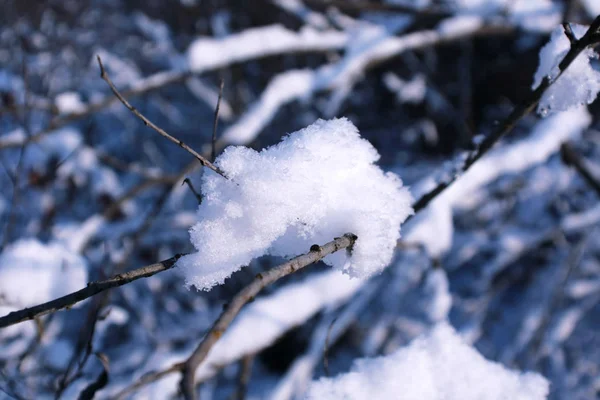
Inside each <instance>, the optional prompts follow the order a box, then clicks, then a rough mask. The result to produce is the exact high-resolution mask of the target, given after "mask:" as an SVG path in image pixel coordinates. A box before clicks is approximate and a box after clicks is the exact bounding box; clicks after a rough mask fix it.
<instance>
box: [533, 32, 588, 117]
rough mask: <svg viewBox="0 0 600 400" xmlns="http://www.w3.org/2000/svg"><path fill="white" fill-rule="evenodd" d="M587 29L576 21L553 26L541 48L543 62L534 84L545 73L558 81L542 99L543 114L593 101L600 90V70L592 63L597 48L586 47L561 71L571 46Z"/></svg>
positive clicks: (574, 44) (540, 108)
mask: <svg viewBox="0 0 600 400" xmlns="http://www.w3.org/2000/svg"><path fill="white" fill-rule="evenodd" d="M587 30H588V27H586V26H582V25H577V24H565V25H564V26H559V27H557V28H556V29H554V31H553V32H552V35H551V37H550V41H549V42H548V44H546V45H545V46H544V47H543V48H542V50H541V51H540V64H539V66H538V69H537V71H536V73H535V77H534V83H533V86H532V88H533V89H535V88H537V87H538V86H539V85H540V84H541V83H542V80H543V79H544V78H546V77H548V79H550V80H554V81H555V82H554V84H553V85H552V86H551V87H550V88H549V89H548V90H546V92H545V93H544V95H543V96H542V99H541V100H540V104H539V105H538V112H539V113H540V114H542V115H547V114H548V113H550V112H557V111H564V110H567V109H569V108H572V107H576V106H578V105H579V104H590V103H591V102H593V101H594V100H595V99H596V96H597V95H598V92H599V91H600V72H598V71H597V70H596V69H594V67H592V65H591V63H590V61H591V60H593V59H597V58H598V54H597V53H596V52H595V51H594V49H592V48H589V47H586V48H585V49H584V50H583V51H582V52H581V54H579V55H578V56H577V57H576V58H575V59H574V60H573V61H572V63H571V65H570V66H569V69H568V70H565V71H564V72H562V69H561V68H560V67H559V65H560V63H561V61H562V60H563V59H564V58H565V55H566V54H567V53H568V52H569V51H570V50H571V47H572V46H576V45H577V43H578V41H579V40H580V39H581V38H582V37H583V36H584V35H585V34H586V32H587ZM561 72H562V75H561ZM559 75H560V77H559Z"/></svg>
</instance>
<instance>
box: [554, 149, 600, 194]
mask: <svg viewBox="0 0 600 400" xmlns="http://www.w3.org/2000/svg"><path fill="white" fill-rule="evenodd" d="M560 155H561V156H562V159H563V161H564V162H565V164H567V165H570V166H572V167H573V168H575V170H576V171H577V172H579V174H580V175H581V176H582V178H583V179H584V180H585V181H586V182H587V183H588V185H590V187H591V188H592V189H594V190H595V191H596V193H597V194H598V196H600V177H597V176H595V175H594V174H593V173H592V171H591V170H590V168H589V167H588V165H587V164H586V162H585V160H584V159H583V157H581V156H580V155H579V154H578V153H577V152H576V151H575V150H574V149H573V148H572V147H571V145H569V143H563V145H562V146H560Z"/></svg>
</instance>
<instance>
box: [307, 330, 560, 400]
mask: <svg viewBox="0 0 600 400" xmlns="http://www.w3.org/2000/svg"><path fill="white" fill-rule="evenodd" d="M548 392H549V383H548V381H547V380H546V379H545V378H544V377H542V376H541V375H538V374H535V373H520V372H518V371H513V370H509V369H506V368H505V367H503V366H502V365H501V364H498V363H495V362H492V361H488V360H486V359H485V358H483V356H481V355H480V354H479V353H478V352H477V350H476V349H475V348H473V347H471V346H469V345H468V344H467V343H465V342H464V341H463V340H462V339H461V338H460V336H459V335H458V334H457V333H456V332H455V331H454V329H453V328H452V327H451V326H449V325H448V324H446V323H440V324H439V325H437V326H436V327H434V328H433V329H432V330H431V331H430V332H428V333H427V334H426V335H423V336H421V337H419V338H417V339H415V340H414V341H412V342H411V343H410V344H409V345H408V346H407V347H404V348H401V349H400V350H398V351H396V352H395V353H392V354H390V355H388V356H383V357H378V358H373V359H362V360H358V361H356V362H355V364H354V367H353V368H352V371H351V372H349V373H346V374H343V375H340V376H338V377H335V378H325V379H321V380H319V381H317V382H314V383H313V384H312V385H311V387H310V389H309V392H308V395H307V397H306V399H308V400H318V399H331V400H336V399H340V400H341V399H344V400H362V399H368V400H388V399H389V400H391V399H397V398H398V395H399V393H401V394H402V399H404V400H412V399H415V400H417V399H418V400H442V399H443V400H496V399H497V400H500V399H512V400H538V399H545V398H546V397H547V395H548Z"/></svg>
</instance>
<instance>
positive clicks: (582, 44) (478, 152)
mask: <svg viewBox="0 0 600 400" xmlns="http://www.w3.org/2000/svg"><path fill="white" fill-rule="evenodd" d="M569 32H570V27H569V28H566V29H565V35H566V36H567V38H569V39H570V41H571V43H572V45H571V48H570V49H569V52H568V53H567V54H566V55H565V57H564V58H563V59H562V61H561V62H560V64H559V65H558V68H559V74H558V76H557V77H556V78H554V79H550V78H549V77H545V78H544V80H543V81H542V83H541V84H540V85H539V86H538V87H537V88H536V89H535V90H534V91H533V92H532V93H531V95H530V96H529V99H527V100H526V101H524V102H523V103H522V104H521V105H519V106H518V107H516V108H515V109H514V110H513V112H512V113H511V114H510V115H509V116H508V118H506V119H505V120H504V122H503V123H502V124H501V125H500V127H499V128H498V129H496V130H495V131H494V132H492V134H490V135H489V136H487V137H486V138H485V139H484V140H483V142H481V144H480V145H479V146H477V147H476V148H475V150H473V151H471V152H470V153H469V154H468V155H467V158H466V160H465V162H464V164H463V165H462V167H461V169H460V171H459V173H457V174H454V175H453V176H452V178H451V179H450V180H448V181H444V182H440V183H439V184H438V185H437V186H436V187H435V188H434V189H432V190H431V191H429V192H428V193H426V194H424V195H423V196H421V198H420V199H419V200H417V201H416V202H415V203H414V205H413V209H414V210H415V214H417V213H418V212H419V211H420V210H422V209H424V208H425V207H427V206H428V205H429V203H430V202H431V201H432V200H433V199H435V198H436V197H437V196H438V195H440V194H441V193H442V192H443V191H444V190H446V189H447V188H448V187H449V186H450V185H452V183H454V182H455V181H456V180H457V179H458V178H459V176H460V175H462V174H464V173H465V172H467V171H468V170H469V168H471V167H472V166H473V164H475V162H477V160H479V159H480V158H481V157H483V156H484V155H485V154H486V153H487V152H488V151H489V150H490V149H491V148H492V147H493V146H494V145H495V144H496V142H498V140H500V139H501V138H502V137H503V136H504V135H506V134H507V133H509V132H511V131H512V130H513V129H514V127H515V126H516V125H517V123H518V122H519V121H520V120H521V119H522V118H523V117H525V116H526V115H527V114H529V113H531V111H533V109H534V108H535V107H536V106H537V105H538V103H539V102H540V100H541V98H542V96H543V94H544V92H545V91H546V90H547V89H548V88H549V87H550V86H552V84H553V83H554V82H556V80H558V79H560V77H561V76H562V74H563V72H564V71H565V70H566V69H567V68H568V67H569V65H571V63H572V62H573V61H574V60H575V59H576V58H577V56H578V55H579V54H581V52H583V51H584V50H585V49H586V48H587V47H589V46H592V45H595V44H598V43H599V42H600V16H598V17H597V18H596V19H595V20H594V22H593V23H592V25H591V26H590V28H589V29H588V30H587V32H586V33H585V35H583V37H582V38H581V39H578V40H577V41H576V42H575V43H573V42H572V40H571V37H570V34H569ZM415 214H413V215H415ZM410 218H411V217H409V218H408V219H410Z"/></svg>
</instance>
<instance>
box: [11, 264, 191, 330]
mask: <svg viewBox="0 0 600 400" xmlns="http://www.w3.org/2000/svg"><path fill="white" fill-rule="evenodd" d="M182 256H183V255H182V254H177V255H175V256H174V257H171V258H169V259H168V260H164V261H160V262H158V263H156V264H151V265H147V266H145V267H142V268H138V269H134V270H132V271H129V272H125V273H122V274H117V275H115V276H113V277H112V278H110V279H107V280H104V281H97V282H90V283H88V285H87V286H86V287H85V288H83V289H81V290H78V291H76V292H73V293H71V294H68V295H66V296H63V297H59V298H58V299H54V300H51V301H49V302H46V303H43V304H39V305H37V306H34V307H30V308H24V309H22V310H19V311H13V312H11V313H10V314H8V315H6V316H4V317H1V318H0V328H6V327H7V326H10V325H14V324H18V323H19V322H23V321H28V320H31V319H34V318H36V317H40V316H42V315H46V314H49V313H52V312H55V311H58V310H61V309H63V308H68V307H71V306H73V305H74V304H76V303H79V302H80V301H83V300H85V299H87V298H90V297H92V296H94V295H97V294H98V293H100V292H103V291H105V290H109V289H112V288H115V287H119V286H123V285H126V284H128V283H130V282H133V281H135V280H138V279H140V278H147V277H150V276H152V275H155V274H157V273H159V272H162V271H166V270H168V269H171V268H173V266H174V265H175V263H176V262H177V260H178V259H179V258H180V257H182Z"/></svg>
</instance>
